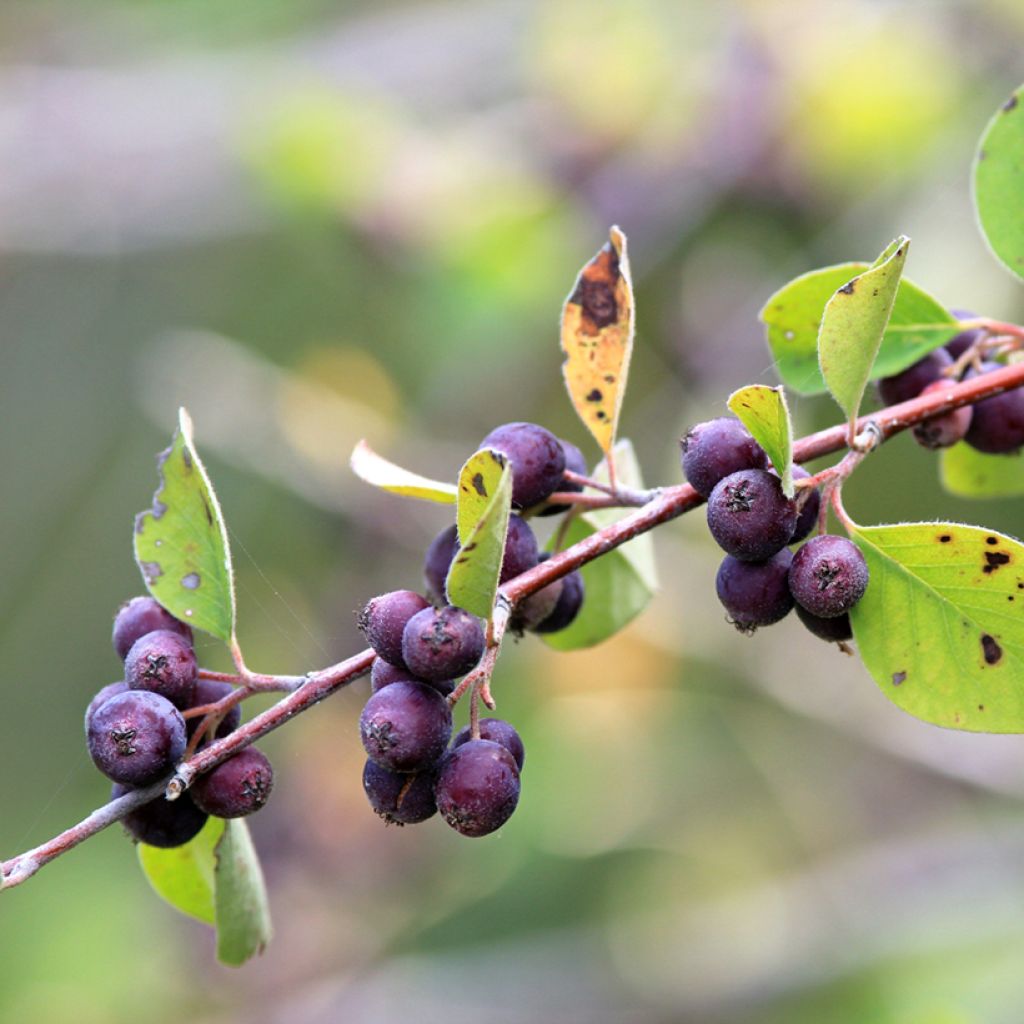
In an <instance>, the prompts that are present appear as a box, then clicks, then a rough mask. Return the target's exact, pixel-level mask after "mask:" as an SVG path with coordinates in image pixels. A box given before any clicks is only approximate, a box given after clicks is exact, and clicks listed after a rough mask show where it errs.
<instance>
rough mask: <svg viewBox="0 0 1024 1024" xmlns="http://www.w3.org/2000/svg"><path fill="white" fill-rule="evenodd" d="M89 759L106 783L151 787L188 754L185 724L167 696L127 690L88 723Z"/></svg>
mask: <svg viewBox="0 0 1024 1024" xmlns="http://www.w3.org/2000/svg"><path fill="white" fill-rule="evenodd" d="M87 735H88V741H89V754H90V756H91V757H92V759H93V762H94V763H95V765H96V767H97V768H99V770H100V771H101V772H103V774H104V775H106V776H107V778H108V779H112V780H113V781H114V782H123V783H124V784H125V785H126V786H147V785H149V783H151V782H156V781H157V779H160V778H162V777H163V776H164V775H167V774H168V773H169V772H170V771H171V769H172V768H173V767H174V766H175V765H176V764H177V763H178V761H179V760H181V755H182V754H184V753H185V720H184V719H183V718H182V717H181V712H180V711H179V710H178V709H177V708H176V707H175V706H174V705H173V704H172V703H171V702H170V701H169V700H167V699H166V698H165V697H161V696H160V695H159V694H158V693H151V692H149V691H148V690H126V691H125V692H124V693H120V694H118V695H117V696H116V697H111V698H110V700H108V701H106V702H105V703H104V704H103V706H102V707H100V708H98V709H97V710H96V711H95V712H94V713H93V716H92V719H91V720H90V722H89V729H88V733H87Z"/></svg>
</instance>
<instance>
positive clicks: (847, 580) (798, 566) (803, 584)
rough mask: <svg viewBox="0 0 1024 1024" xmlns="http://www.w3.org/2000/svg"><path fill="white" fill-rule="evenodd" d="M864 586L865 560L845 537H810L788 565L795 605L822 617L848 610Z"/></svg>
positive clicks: (860, 595) (790, 587) (829, 535)
mask: <svg viewBox="0 0 1024 1024" xmlns="http://www.w3.org/2000/svg"><path fill="white" fill-rule="evenodd" d="M867 587H868V566H867V562H865V561H864V556H863V555H862V554H861V553H860V549H859V548H858V547H857V545H856V544H854V543H853V542H852V541H849V540H847V539H846V538H845V537H836V536H833V535H831V534H826V535H824V536H819V537H812V538H811V539H810V540H809V541H808V542H807V543H806V544H805V545H804V546H803V547H802V548H801V549H800V550H799V551H798V552H797V553H796V555H794V556H793V564H792V565H791V566H790V567H789V589H790V590H791V591H792V592H793V597H794V598H796V601H797V604H799V605H801V606H802V607H803V608H804V609H805V610H807V611H809V612H810V613H811V614H812V615H817V616H818V617H819V618H822V619H831V618H835V617H836V616H838V615H842V614H844V613H845V612H848V611H849V610H850V609H851V608H852V607H853V606H854V605H855V604H856V603H857V602H858V601H859V600H860V599H861V598H862V597H863V596H864V591H865V590H867Z"/></svg>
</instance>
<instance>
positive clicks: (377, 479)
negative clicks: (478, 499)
mask: <svg viewBox="0 0 1024 1024" xmlns="http://www.w3.org/2000/svg"><path fill="white" fill-rule="evenodd" d="M349 465H350V466H351V467H352V471H353V472H354V473H355V475H356V476H357V477H359V478H360V479H361V480H365V481H366V482H367V483H368V484H372V485H373V486H374V487H379V488H380V489H381V490H383V491H390V492H391V493H392V494H400V495H402V496H403V497H406V498H421V499H422V500H424V501H436V502H437V503H438V504H441V505H453V504H455V494H456V489H455V485H454V484H446V483H441V481H439V480H430V479H428V478H427V477H425V476H420V474H419V473H413V472H411V471H410V470H408V469H402V467H401V466H396V465H395V464H394V463H393V462H389V461H388V460H387V459H385V458H384V457H383V456H381V455H378V454H377V453H376V452H375V451H374V450H373V449H372V448H371V447H370V446H369V445H368V444H367V443H366V442H365V441H360V442H359V443H358V444H357V445H356V446H355V448H353V449H352V455H351V457H350V459H349Z"/></svg>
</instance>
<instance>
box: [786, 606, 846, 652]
mask: <svg viewBox="0 0 1024 1024" xmlns="http://www.w3.org/2000/svg"><path fill="white" fill-rule="evenodd" d="M796 617H797V618H798V619H799V620H800V621H801V622H802V623H803V624H804V625H805V626H806V627H807V629H808V631H809V632H811V633H813V634H814V635H815V636H816V637H818V638H819V639H821V640H825V641H827V642H828V643H835V644H838V643H845V642H846V641H847V640H852V639H853V627H852V626H851V625H850V614H849V612H844V613H843V614H842V615H836V616H834V617H833V618H831V619H823V618H821V617H820V616H818V615H812V614H811V613H810V612H809V611H808V610H807V609H806V608H803V607H801V606H800V605H797V606H796Z"/></svg>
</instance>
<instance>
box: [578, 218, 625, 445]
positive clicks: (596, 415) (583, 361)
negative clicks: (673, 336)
mask: <svg viewBox="0 0 1024 1024" xmlns="http://www.w3.org/2000/svg"><path fill="white" fill-rule="evenodd" d="M609 234H610V240H609V241H608V242H607V243H606V244H605V245H604V246H603V247H602V248H601V249H600V251H599V252H598V253H597V255H596V256H595V257H594V258H593V259H592V260H591V261H590V262H589V263H588V264H587V265H586V266H585V267H584V268H583V269H582V270H581V271H580V275H579V277H578V278H577V279H576V284H575V286H574V287H573V290H572V294H571V295H570V296H569V298H568V299H567V300H566V302H565V307H564V309H563V310H562V351H563V352H564V353H565V361H564V363H563V364H562V374H563V376H564V377H565V386H566V388H567V389H568V391H569V397H570V399H572V404H573V406H574V407H575V409H576V412H577V413H579V416H580V419H582V420H583V422H584V424H585V425H586V427H587V429H588V430H589V431H590V432H591V434H593V435H594V438H595V439H596V441H597V443H598V444H599V445H600V446H601V448H602V450H603V451H604V453H605V455H606V456H607V454H608V453H609V452H610V451H611V450H612V447H613V446H614V444H615V432H616V430H617V429H618V424H619V411H620V409H621V408H622V399H623V396H624V395H625V391H626V379H627V377H628V375H629V358H630V355H631V354H632V351H633V322H634V309H633V282H632V280H631V278H630V274H629V257H628V255H627V253H626V236H625V235H624V234H623V233H622V232H621V231H620V230H619V229H618V228H616V227H613V228H612V229H611V231H610V232H609Z"/></svg>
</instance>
